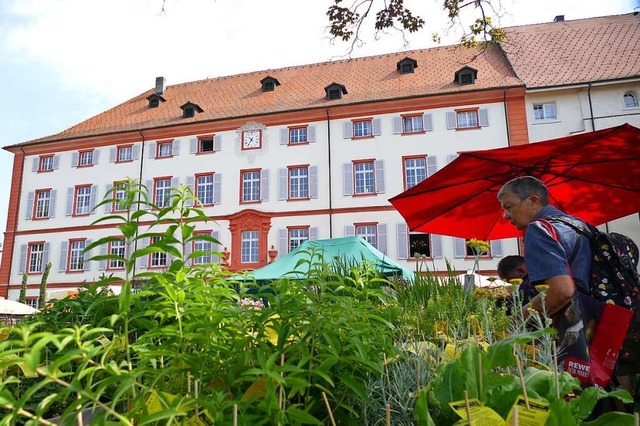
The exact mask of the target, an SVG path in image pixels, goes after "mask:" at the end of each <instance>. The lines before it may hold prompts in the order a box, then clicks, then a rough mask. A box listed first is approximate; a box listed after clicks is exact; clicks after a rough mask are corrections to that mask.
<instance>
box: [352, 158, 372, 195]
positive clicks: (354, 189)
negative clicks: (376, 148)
mask: <svg viewBox="0 0 640 426" xmlns="http://www.w3.org/2000/svg"><path fill="white" fill-rule="evenodd" d="M359 163H373V192H370V193H365V194H356V169H355V165H356V164H359ZM351 174H352V175H353V177H352V179H353V184H352V185H353V194H352V195H351V196H352V197H371V196H374V195H378V193H377V192H376V191H375V189H376V159H375V158H367V159H364V160H352V161H351Z"/></svg>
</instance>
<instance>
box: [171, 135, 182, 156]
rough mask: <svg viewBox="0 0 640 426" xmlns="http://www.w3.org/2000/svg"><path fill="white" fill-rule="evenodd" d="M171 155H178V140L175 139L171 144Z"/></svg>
mask: <svg viewBox="0 0 640 426" xmlns="http://www.w3.org/2000/svg"><path fill="white" fill-rule="evenodd" d="M171 154H172V155H173V156H174V157H177V156H178V155H180V139H175V140H174V141H173V142H171Z"/></svg>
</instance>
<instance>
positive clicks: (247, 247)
mask: <svg viewBox="0 0 640 426" xmlns="http://www.w3.org/2000/svg"><path fill="white" fill-rule="evenodd" d="M259 261H260V231H259V230H253V229H250V230H244V231H242V232H241V233H240V262H241V263H243V264H250V263H258V262H259Z"/></svg>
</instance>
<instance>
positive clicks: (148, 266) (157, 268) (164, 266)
mask: <svg viewBox="0 0 640 426" xmlns="http://www.w3.org/2000/svg"><path fill="white" fill-rule="evenodd" d="M194 234H195V232H194ZM154 238H160V237H149V245H151V244H153V239H154ZM154 254H156V252H151V253H149V254H147V270H149V269H151V270H163V269H166V268H168V267H169V265H168V264H166V265H160V266H154V265H152V264H151V259H152V257H153V255H154ZM165 255H167V253H165ZM166 260H167V262H168V261H169V259H168V257H167V258H166Z"/></svg>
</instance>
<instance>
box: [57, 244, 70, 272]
mask: <svg viewBox="0 0 640 426" xmlns="http://www.w3.org/2000/svg"><path fill="white" fill-rule="evenodd" d="M68 247H69V242H68V241H63V242H62V243H61V244H60V263H59V264H58V272H65V271H66V270H67V248H68Z"/></svg>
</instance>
